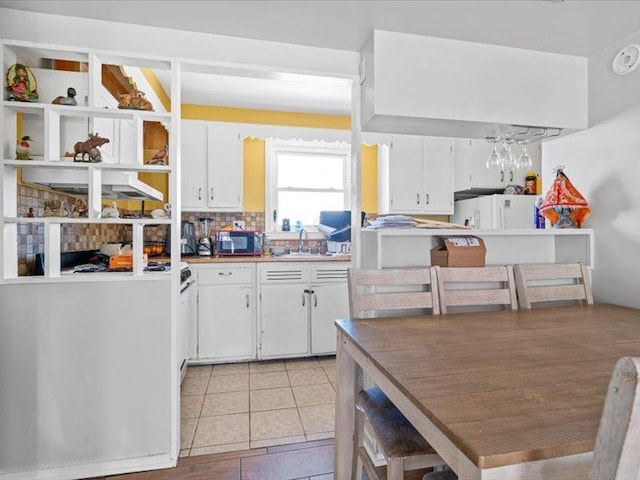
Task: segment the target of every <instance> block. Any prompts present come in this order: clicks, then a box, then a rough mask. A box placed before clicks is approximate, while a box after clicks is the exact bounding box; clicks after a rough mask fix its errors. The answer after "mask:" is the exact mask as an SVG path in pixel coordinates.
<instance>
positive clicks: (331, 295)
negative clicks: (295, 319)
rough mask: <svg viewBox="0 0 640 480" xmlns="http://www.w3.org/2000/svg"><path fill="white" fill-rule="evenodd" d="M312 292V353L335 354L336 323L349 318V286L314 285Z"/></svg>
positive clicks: (342, 284)
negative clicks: (340, 319)
mask: <svg viewBox="0 0 640 480" xmlns="http://www.w3.org/2000/svg"><path fill="white" fill-rule="evenodd" d="M311 290H312V291H313V293H312V294H311V353H312V354H313V355H319V354H326V353H335V352H336V326H335V323H334V322H335V321H336V319H339V318H349V294H348V289H347V284H346V283H335V284H328V285H314V286H312V287H311Z"/></svg>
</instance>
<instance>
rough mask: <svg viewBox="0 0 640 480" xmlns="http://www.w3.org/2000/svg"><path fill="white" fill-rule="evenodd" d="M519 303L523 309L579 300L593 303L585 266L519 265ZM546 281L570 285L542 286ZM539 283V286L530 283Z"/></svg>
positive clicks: (517, 280) (517, 286)
mask: <svg viewBox="0 0 640 480" xmlns="http://www.w3.org/2000/svg"><path fill="white" fill-rule="evenodd" d="M514 272H515V279H516V288H517V290H518V303H519V304H520V308H531V307H532V303H538V302H556V301H569V300H577V301H580V302H582V303H586V304H588V305H591V304H593V294H592V292H591V280H590V276H589V271H588V270H587V268H586V266H585V265H582V264H580V263H573V264H552V263H550V264H543V265H527V264H519V265H516V266H515V267H514ZM544 280H550V281H559V280H566V281H568V282H571V283H572V284H570V285H541V284H540V282H541V281H544ZM530 282H534V283H535V282H537V283H538V284H531V283H530Z"/></svg>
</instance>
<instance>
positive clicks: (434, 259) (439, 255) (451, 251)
mask: <svg viewBox="0 0 640 480" xmlns="http://www.w3.org/2000/svg"><path fill="white" fill-rule="evenodd" d="M486 254H487V248H486V247H485V245H484V241H483V240H482V239H481V238H479V237H473V236H470V235H460V236H455V237H443V238H442V244H441V245H439V246H437V247H435V248H433V249H431V265H440V266H441V267H484V265H485V256H486Z"/></svg>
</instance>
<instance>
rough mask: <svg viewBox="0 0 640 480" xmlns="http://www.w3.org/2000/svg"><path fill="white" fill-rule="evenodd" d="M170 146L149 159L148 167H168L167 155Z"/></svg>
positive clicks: (166, 146)
mask: <svg viewBox="0 0 640 480" xmlns="http://www.w3.org/2000/svg"><path fill="white" fill-rule="evenodd" d="M168 148H169V146H168V145H165V146H164V147H163V148H161V149H160V150H158V151H157V152H156V154H155V155H154V156H153V157H151V158H150V159H149V161H148V162H147V165H166V164H167V155H168V154H169V152H168V150H167V149H168Z"/></svg>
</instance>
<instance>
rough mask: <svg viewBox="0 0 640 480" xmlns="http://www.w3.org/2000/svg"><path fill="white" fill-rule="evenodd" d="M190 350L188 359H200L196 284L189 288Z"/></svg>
mask: <svg viewBox="0 0 640 480" xmlns="http://www.w3.org/2000/svg"><path fill="white" fill-rule="evenodd" d="M189 291H190V294H189V350H188V354H187V358H190V359H195V358H198V297H197V293H196V292H197V289H196V286H195V284H192V285H191V287H189Z"/></svg>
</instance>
